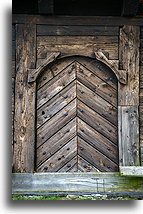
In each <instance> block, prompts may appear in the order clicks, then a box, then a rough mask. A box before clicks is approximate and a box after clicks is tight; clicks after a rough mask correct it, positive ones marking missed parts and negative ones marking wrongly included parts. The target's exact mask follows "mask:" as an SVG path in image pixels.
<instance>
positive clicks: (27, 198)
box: [12, 195, 138, 201]
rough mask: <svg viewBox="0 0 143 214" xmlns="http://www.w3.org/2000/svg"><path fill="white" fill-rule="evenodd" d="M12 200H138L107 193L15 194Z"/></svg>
mask: <svg viewBox="0 0 143 214" xmlns="http://www.w3.org/2000/svg"><path fill="white" fill-rule="evenodd" d="M12 200H16V201H17V200H40V201H43V200H54V201H56V200H62V201H63V200H66V201H67V200H138V199H137V198H130V197H108V196H107V195H103V196H100V197H99V196H77V195H67V196H21V195H15V196H12Z"/></svg>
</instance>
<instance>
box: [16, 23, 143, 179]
mask: <svg viewBox="0 0 143 214" xmlns="http://www.w3.org/2000/svg"><path fill="white" fill-rule="evenodd" d="M16 29H17V34H16V50H17V53H16V71H17V75H16V84H15V122H14V130H15V134H14V142H15V144H14V171H15V172H17V173H20V174H14V179H15V180H14V183H15V182H16V180H17V179H19V178H18V177H19V176H22V175H24V174H23V173H30V174H29V179H34V178H33V177H32V173H34V159H35V99H36V97H35V96H36V81H35V80H36V78H37V77H38V75H35V76H36V78H35V76H34V78H32V76H33V75H34V72H35V71H37V70H38V69H39V68H38V69H36V24H34V23H32V24H31V23H29V24H28V23H26V24H18V25H17V26H16ZM29 41H31V42H30V43H29ZM99 52H100V51H99ZM99 52H98V53H95V55H96V58H97V59H98V60H100V61H102V62H103V61H104V63H105V64H106V65H108V66H109V67H110V68H111V70H112V71H113V72H114V73H115V75H116V76H117V79H118V141H119V165H120V166H119V167H120V175H127V174H128V176H130V175H134V176H137V174H138V172H139V171H140V172H141V173H139V174H138V176H143V169H142V168H143V167H140V166H139V165H140V163H139V162H140V160H139V113H138V112H139V26H127V25H126V26H123V27H122V28H121V29H120V35H119V60H118V61H117V60H116V61H115V60H108V59H107V57H105V56H104V54H103V55H102V57H101V52H100V54H99ZM57 57H58V58H60V53H57ZM57 57H55V58H54V60H55V59H56V58H57ZM90 57H91V56H90ZM51 58H52V57H51ZM61 58H62V57H61ZM48 60H49V59H48ZM54 60H53V61H54ZM53 61H50V62H49V63H51V62H53ZM131 62H132V63H131ZM44 63H45V64H44ZM42 66H43V67H42V68H41V69H39V70H40V72H42V71H43V69H44V66H47V60H46V61H45V62H43V65H42ZM126 74H127V77H126ZM120 77H122V78H120ZM33 80H34V81H33ZM27 101H28V102H27ZM125 124H126V126H125ZM132 146H133V147H134V150H132ZM126 157H131V158H126ZM127 167H128V168H127ZM36 174H39V176H42V175H41V173H36ZM53 174H55V176H56V173H53ZM58 174H59V176H60V175H61V173H58ZM68 174H70V173H68ZM98 174H100V173H97V174H96V173H93V174H92V175H93V176H95V177H96V176H97V177H98ZM101 174H102V173H101ZM107 174H110V173H107ZM111 174H114V173H111ZM111 174H110V175H111ZM117 174H118V173H117ZM117 174H116V175H117ZM33 175H34V174H33ZM75 175H76V174H75ZM35 176H38V175H35ZM43 176H44V175H43ZM45 176H49V175H48V173H46V174H45ZM84 176H85V177H86V176H88V173H84ZM111 177H112V176H111ZM41 178H42V177H41ZM79 178H80V173H79ZM118 178H119V174H118ZM44 179H45V177H44ZM29 181H30V180H29ZM31 182H32V180H31Z"/></svg>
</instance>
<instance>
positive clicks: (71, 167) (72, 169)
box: [58, 155, 78, 172]
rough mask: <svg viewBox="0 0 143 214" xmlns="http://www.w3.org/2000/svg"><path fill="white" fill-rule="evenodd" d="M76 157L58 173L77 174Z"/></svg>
mask: <svg viewBox="0 0 143 214" xmlns="http://www.w3.org/2000/svg"><path fill="white" fill-rule="evenodd" d="M77 167H78V166H77V155H76V156H75V157H74V158H73V159H72V160H70V161H69V162H68V163H66V164H65V165H64V166H63V167H62V168H61V169H59V170H58V172H77Z"/></svg>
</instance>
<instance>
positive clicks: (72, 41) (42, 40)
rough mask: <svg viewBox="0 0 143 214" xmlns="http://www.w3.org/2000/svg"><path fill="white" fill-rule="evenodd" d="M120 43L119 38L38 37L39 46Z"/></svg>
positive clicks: (101, 36)
mask: <svg viewBox="0 0 143 214" xmlns="http://www.w3.org/2000/svg"><path fill="white" fill-rule="evenodd" d="M112 43H114V44H115V43H118V36H103V35H100V36H65V35H64V38H63V36H37V46H43V45H48V44H51V45H55V44H57V45H86V44H102V45H104V44H112Z"/></svg>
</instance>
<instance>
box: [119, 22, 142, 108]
mask: <svg viewBox="0 0 143 214" xmlns="http://www.w3.org/2000/svg"><path fill="white" fill-rule="evenodd" d="M139 32H140V30H139V27H137V26H123V28H121V30H120V42H119V60H120V68H121V69H125V70H126V71H127V73H128V84H126V85H122V84H119V86H118V90H119V92H118V94H119V96H118V104H119V105H123V106H124V105H139V34H140V33H139Z"/></svg>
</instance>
